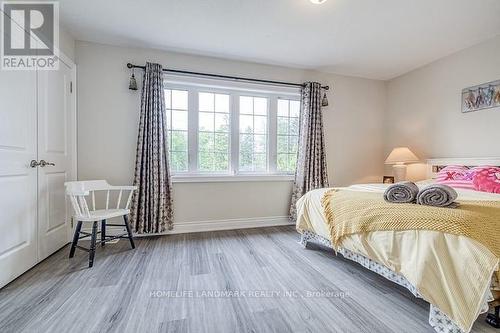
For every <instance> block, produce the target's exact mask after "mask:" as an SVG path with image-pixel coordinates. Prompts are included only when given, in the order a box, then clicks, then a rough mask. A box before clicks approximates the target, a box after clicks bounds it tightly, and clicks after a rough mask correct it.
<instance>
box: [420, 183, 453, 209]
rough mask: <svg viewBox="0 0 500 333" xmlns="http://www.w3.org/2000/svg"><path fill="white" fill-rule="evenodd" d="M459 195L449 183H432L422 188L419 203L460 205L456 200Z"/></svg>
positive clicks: (451, 206) (442, 205)
mask: <svg viewBox="0 0 500 333" xmlns="http://www.w3.org/2000/svg"><path fill="white" fill-rule="evenodd" d="M457 197H458V194H457V192H456V191H455V190H454V189H453V188H452V187H449V186H448V185H443V184H432V185H429V186H426V187H424V188H423V189H421V190H420V192H419V193H418V196H417V203H418V204H420V205H428V206H436V207H449V208H454V207H456V206H458V204H457V203H456V202H454V201H455V200H456V199H457Z"/></svg>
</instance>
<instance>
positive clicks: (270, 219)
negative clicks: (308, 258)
mask: <svg viewBox="0 0 500 333" xmlns="http://www.w3.org/2000/svg"><path fill="white" fill-rule="evenodd" d="M292 224H293V223H292V222H290V219H289V217H288V216H267V217H250V218H241V219H228V220H208V221H186V222H174V229H173V230H170V231H167V232H164V233H156V234H134V237H148V236H160V235H173V234H186V233H192V232H206V231H218V230H235V229H248V228H260V227H273V226H281V225H292ZM85 227H86V228H85ZM84 229H85V230H84ZM82 231H86V232H89V231H90V228H89V227H88V226H84V227H83V228H82ZM106 231H107V234H108V235H113V234H115V233H120V232H123V228H120V227H108V228H106Z"/></svg>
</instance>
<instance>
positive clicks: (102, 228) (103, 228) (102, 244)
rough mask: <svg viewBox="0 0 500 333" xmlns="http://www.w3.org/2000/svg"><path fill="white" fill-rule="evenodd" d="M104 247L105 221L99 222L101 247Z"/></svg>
mask: <svg viewBox="0 0 500 333" xmlns="http://www.w3.org/2000/svg"><path fill="white" fill-rule="evenodd" d="M104 245H106V220H102V221H101V246H104Z"/></svg>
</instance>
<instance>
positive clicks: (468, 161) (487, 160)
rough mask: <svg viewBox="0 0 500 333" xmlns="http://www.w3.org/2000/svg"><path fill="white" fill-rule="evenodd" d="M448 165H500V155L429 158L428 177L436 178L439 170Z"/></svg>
mask: <svg viewBox="0 0 500 333" xmlns="http://www.w3.org/2000/svg"><path fill="white" fill-rule="evenodd" d="M447 165H465V166H467V167H475V166H479V165H494V166H499V167H500V157H477V158H470V157H469V158H432V159H429V160H427V178H428V179H429V178H432V179H433V178H435V177H436V174H437V173H438V172H439V170H441V169H443V168H444V167H445V166H447Z"/></svg>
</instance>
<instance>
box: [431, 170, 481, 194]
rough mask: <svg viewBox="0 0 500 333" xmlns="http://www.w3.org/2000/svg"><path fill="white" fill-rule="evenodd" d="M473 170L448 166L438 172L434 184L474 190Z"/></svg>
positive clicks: (474, 171)
mask: <svg viewBox="0 0 500 333" xmlns="http://www.w3.org/2000/svg"><path fill="white" fill-rule="evenodd" d="M476 172H477V170H475V169H469V168H467V167H466V166H463V165H448V166H447V167H445V168H443V169H442V170H441V171H439V172H438V174H437V178H436V183H438V184H445V185H448V186H451V187H455V188H464V189H467V190H474V189H475V187H474V182H473V180H474V175H475V173H476Z"/></svg>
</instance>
